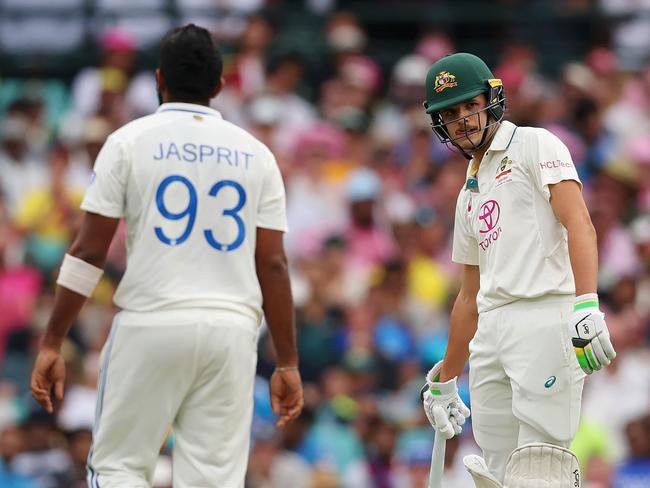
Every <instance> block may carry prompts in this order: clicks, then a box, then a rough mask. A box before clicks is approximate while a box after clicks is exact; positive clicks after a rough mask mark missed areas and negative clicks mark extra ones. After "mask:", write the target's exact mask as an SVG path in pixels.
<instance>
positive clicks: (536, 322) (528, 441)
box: [423, 53, 616, 488]
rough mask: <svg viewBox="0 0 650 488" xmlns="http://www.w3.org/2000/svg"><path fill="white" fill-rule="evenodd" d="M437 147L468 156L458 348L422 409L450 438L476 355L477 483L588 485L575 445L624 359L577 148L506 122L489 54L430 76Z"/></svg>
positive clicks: (443, 65)
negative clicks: (615, 338)
mask: <svg viewBox="0 0 650 488" xmlns="http://www.w3.org/2000/svg"><path fill="white" fill-rule="evenodd" d="M426 96H427V99H426V102H425V103H424V107H425V110H426V113H427V114H428V115H429V116H430V117H431V127H432V129H433V132H434V133H435V134H436V136H438V138H439V139H440V140H441V141H442V142H444V143H446V144H451V145H452V146H453V147H454V148H455V149H456V150H457V151H459V152H460V153H461V154H462V155H463V156H465V158H466V159H468V160H469V164H468V169H467V177H466V181H465V184H464V186H463V188H462V189H461V190H460V193H459V195H458V201H457V205H456V215H455V223H454V236H453V251H452V259H453V261H455V262H456V263H459V264H461V265H462V267H463V269H462V276H461V288H460V292H459V294H458V297H457V299H456V301H455V303H454V306H453V309H452V312H451V319H450V332H449V344H448V346H447V351H446V354H445V357H444V359H443V361H441V362H439V363H438V364H436V365H435V366H434V367H433V368H432V370H431V371H430V372H429V374H428V375H427V385H428V389H427V390H426V391H425V392H424V395H423V400H424V409H425V412H426V414H427V417H428V418H429V421H430V422H431V423H432V425H433V426H434V427H435V428H436V429H437V430H438V431H439V432H440V433H441V434H442V435H444V436H445V437H446V438H451V437H452V436H453V435H455V434H459V433H460V431H461V428H462V427H461V426H462V425H463V423H464V422H465V419H466V417H467V416H469V413H470V412H469V410H468V409H467V407H466V406H465V405H464V404H463V402H462V400H461V399H460V397H459V396H458V391H457V388H456V378H457V377H458V376H459V375H460V374H462V372H463V369H464V367H465V363H466V362H467V360H468V358H469V367H470V373H469V381H470V396H471V400H472V401H471V405H472V412H471V414H472V418H473V424H472V426H473V431H474V436H475V438H476V442H477V443H478V445H479V446H480V448H481V449H482V451H483V456H484V457H483V458H480V457H478V456H469V457H468V458H466V459H465V465H466V466H467V467H468V469H469V471H470V473H471V474H472V475H473V477H474V480H475V483H476V486H477V487H479V488H497V487H501V486H502V484H503V486H505V487H507V488H515V487H541V486H544V487H549V488H565V487H566V488H569V487H579V486H580V472H579V468H578V463H577V459H576V458H575V455H574V454H573V453H572V452H571V451H570V450H569V446H570V444H571V441H572V440H573V438H574V436H575V433H576V429H577V427H578V421H579V418H580V400H581V395H582V386H583V382H584V377H585V374H591V373H593V372H594V371H598V370H600V369H601V368H602V367H604V366H607V365H608V364H610V362H611V361H612V360H613V359H614V357H615V356H616V353H615V351H614V347H613V346H612V343H611V341H610V337H609V332H608V330H607V325H606V323H605V320H604V315H603V313H602V312H601V311H600V310H599V304H598V295H597V290H596V283H597V275H598V256H597V249H596V233H595V230H594V228H593V225H592V223H591V219H590V216H589V213H588V211H587V208H586V205H585V203H584V200H583V198H582V193H581V183H580V180H579V179H578V174H577V173H576V169H575V166H574V164H573V161H572V160H571V155H570V154H569V151H568V149H567V148H566V146H565V145H564V144H563V143H562V142H561V141H560V140H559V139H558V138H557V137H555V136H554V135H553V134H551V133H550V132H548V131H547V130H545V129H541V128H533V127H517V126H516V125H515V124H513V123H511V122H508V121H506V120H504V115H505V109H506V97H505V92H504V87H503V84H502V82H501V80H499V79H495V77H494V75H493V74H492V72H491V71H490V69H489V68H488V67H487V66H486V64H485V63H484V62H483V61H482V60H481V59H480V58H478V57H476V56H474V55H472V54H467V53H457V54H452V55H449V56H446V57H444V58H442V59H440V60H438V61H437V62H435V63H434V64H433V65H432V66H431V68H430V69H429V72H428V74H427V78H426Z"/></svg>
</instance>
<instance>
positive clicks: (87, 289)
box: [56, 254, 104, 297]
mask: <svg viewBox="0 0 650 488" xmlns="http://www.w3.org/2000/svg"><path fill="white" fill-rule="evenodd" d="M103 273H104V270H103V269H101V268H98V267H97V266H93V265H92V264H89V263H87V262H86V261H84V260H83V259H79V258H77V257H74V256H71V255H70V254H66V255H65V256H64V258H63V262H62V263H61V269H60V270H59V277H58V278H57V280H56V284H57V285H61V286H63V287H65V288H67V289H68V290H71V291H74V292H75V293H79V295H83V296H85V297H89V296H90V295H92V294H93V291H95V287H96V286H97V283H99V279H100V278H101V277H102V274H103Z"/></svg>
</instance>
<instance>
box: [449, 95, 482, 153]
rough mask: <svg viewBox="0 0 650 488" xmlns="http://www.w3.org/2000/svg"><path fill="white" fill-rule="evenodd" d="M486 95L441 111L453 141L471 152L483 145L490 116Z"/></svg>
mask: <svg viewBox="0 0 650 488" xmlns="http://www.w3.org/2000/svg"><path fill="white" fill-rule="evenodd" d="M486 106H487V105H486V98H485V95H478V96H476V97H474V98H471V99H469V100H465V101H464V102H461V103H457V104H456V105H452V106H451V107H448V108H445V109H443V110H441V111H440V115H441V116H442V121H443V122H444V123H445V127H447V131H448V132H449V135H450V136H451V139H452V140H453V141H454V142H455V143H456V144H458V145H459V146H460V147H462V148H463V149H464V150H467V151H471V150H473V149H474V148H475V147H476V146H478V145H479V144H480V143H481V139H482V138H483V131H484V130H485V126H486V125H487V120H488V115H487V111H486V110H485V108H486Z"/></svg>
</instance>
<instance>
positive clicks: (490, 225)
mask: <svg viewBox="0 0 650 488" xmlns="http://www.w3.org/2000/svg"><path fill="white" fill-rule="evenodd" d="M499 215H501V209H500V208H499V204H498V203H497V201H496V200H488V201H487V202H485V203H484V204H483V205H481V209H480V210H479V214H478V219H479V220H480V221H481V222H482V224H481V226H482V228H481V229H479V230H478V231H479V232H480V233H481V234H487V233H488V232H490V231H491V230H492V229H494V228H495V227H496V226H497V224H498V223H499Z"/></svg>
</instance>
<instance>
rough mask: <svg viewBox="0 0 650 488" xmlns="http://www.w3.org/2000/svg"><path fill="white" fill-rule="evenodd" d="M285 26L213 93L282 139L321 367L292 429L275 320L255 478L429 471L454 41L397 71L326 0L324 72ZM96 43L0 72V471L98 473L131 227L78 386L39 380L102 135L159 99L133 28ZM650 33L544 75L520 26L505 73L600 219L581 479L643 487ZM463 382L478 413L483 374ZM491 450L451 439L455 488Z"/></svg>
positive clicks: (258, 404) (23, 477)
mask: <svg viewBox="0 0 650 488" xmlns="http://www.w3.org/2000/svg"><path fill="white" fill-rule="evenodd" d="M308 3H312V4H314V5H316V4H319V2H308ZM320 3H323V4H327V3H328V2H320ZM330 3H331V2H330ZM574 3H576V2H574ZM577 3H580V2H577ZM603 3H604V4H611V5H613V6H614V7H612V8H615V7H616V5H617V4H624V3H625V2H613V1H606V2H603ZM646 27H647V23H646ZM639 32H640V33H645V35H647V34H648V31H647V30H646V31H643V30H642V29H641V30H639ZM277 34H278V33H277V31H276V30H275V26H274V25H273V24H272V23H271V22H269V21H268V20H267V19H266V18H265V17H264V16H262V15H254V14H253V15H250V16H248V17H247V18H246V20H245V21H244V22H243V24H242V26H241V29H239V30H238V31H237V32H236V33H235V34H233V35H232V36H231V38H229V40H228V41H227V46H226V47H227V49H226V50H225V51H224V52H226V53H227V55H226V56H225V72H224V77H225V80H226V84H225V88H224V90H223V92H222V93H221V94H220V95H219V97H217V98H216V99H215V100H213V107H214V108H216V109H217V110H219V111H221V112H222V114H223V116H224V118H225V119H227V120H230V121H232V122H234V123H236V124H238V125H241V126H243V127H245V128H247V129H248V130H250V131H251V132H252V133H253V134H255V135H256V136H257V137H258V138H259V139H261V140H262V141H263V142H264V143H266V144H267V145H268V146H269V147H270V148H271V150H272V151H273V153H274V154H275V155H276V157H277V160H278V163H279V165H280V168H281V170H282V173H283V176H284V180H285V185H286V191H287V210H288V216H289V228H290V232H289V233H288V234H287V235H286V247H287V254H288V258H289V261H290V266H291V274H292V284H293V293H294V300H295V305H296V310H297V329H298V347H299V352H300V357H301V365H300V369H301V374H302V377H303V380H304V382H305V401H306V407H305V411H304V413H303V415H302V416H301V417H300V419H299V420H298V421H296V422H295V423H293V424H292V425H290V426H289V427H287V428H286V429H284V430H283V431H279V430H277V429H276V428H275V427H274V420H275V419H274V416H273V413H272V411H271V407H270V404H269V399H268V378H269V377H270V374H271V372H272V370H273V365H274V359H273V350H272V345H271V341H270V340H269V338H268V335H267V333H266V330H265V328H264V327H263V328H262V331H261V334H260V345H259V365H258V378H257V383H256V388H255V416H254V421H253V429H252V444H251V458H250V465H249V471H248V477H247V487H249V488H279V487H292V488H301V487H305V488H308V487H318V488H329V487H332V488H333V487H345V488H347V487H350V488H357V487H358V488H365V487H377V488H390V487H418V488H419V487H423V486H426V480H427V478H428V472H429V463H430V458H431V448H432V445H433V430H432V429H431V428H430V426H429V424H428V422H427V420H426V418H425V417H424V414H423V412H422V408H421V403H420V400H419V390H420V387H421V385H422V383H423V378H424V373H425V372H426V371H427V370H428V368H430V367H431V366H432V365H433V364H434V363H435V362H436V361H438V360H439V359H441V358H442V356H443V354H444V350H445V347H446V341H447V334H448V318H449V311H450V307H451V304H452V303H453V300H454V298H455V295H456V292H457V290H458V279H459V267H458V266H457V265H455V264H454V263H452V262H451V259H450V258H451V235H452V228H453V218H454V209H455V202H456V197H457V194H458V191H459V189H460V188H461V186H462V185H463V183H464V179H465V172H466V166H467V161H466V160H465V159H463V158H462V157H460V156H458V155H457V154H456V153H454V152H453V151H450V150H449V149H448V148H447V147H445V146H443V145H441V144H440V143H439V142H438V141H437V139H436V138H435V136H434V135H433V133H432V132H431V129H430V127H429V121H428V120H427V119H426V117H425V114H424V111H423V109H422V105H421V104H422V101H423V100H424V99H425V93H424V80H425V76H426V72H427V69H428V68H429V66H430V65H431V64H432V62H433V61H435V60H436V59H438V58H439V57H441V56H443V55H445V54H447V53H450V52H454V51H456V50H457V49H458V48H459V47H458V46H457V44H456V42H457V40H456V39H453V38H452V37H450V36H449V35H446V34H445V33H443V32H438V31H430V32H426V33H425V34H423V35H421V36H420V37H419V38H414V39H413V45H412V51H411V52H409V53H404V55H403V56H402V57H401V58H400V59H399V60H398V61H397V62H396V63H395V64H393V65H391V66H383V65H381V64H379V62H377V61H376V60H375V59H373V58H372V57H370V56H369V55H368V54H367V45H368V42H369V34H368V32H367V31H366V29H365V28H364V25H362V24H361V23H360V22H359V20H358V19H357V18H356V17H355V16H354V15H352V14H350V13H346V12H343V11H332V12H330V13H329V15H328V17H327V19H326V22H325V23H324V30H323V32H314V33H313V35H314V36H319V37H322V38H323V39H324V40H325V42H326V51H325V52H324V55H323V56H322V57H321V58H320V59H319V64H318V66H314V65H313V64H312V63H310V61H309V60H308V59H305V58H304V57H303V56H301V55H300V53H299V52H294V51H291V50H289V51H284V52H274V53H271V52H270V49H269V46H270V45H271V42H272V41H273V39H274V36H276V35H277ZM283 34H284V35H285V36H286V35H287V33H286V32H284V33H283ZM633 40H635V41H637V40H638V38H634V39H633ZM99 45H100V48H101V58H100V59H98V60H97V64H96V66H89V67H86V68H84V69H83V70H82V71H80V72H79V73H77V74H76V76H75V77H74V79H73V80H72V82H71V83H69V84H62V83H60V82H58V83H57V82H53V81H52V80H50V79H45V78H43V79H24V78H22V79H11V78H5V79H2V80H1V81H0V114H1V118H0V311H1V312H0V365H1V367H0V486H2V487H21V488H22V487H25V488H27V487H33V488H81V487H85V486H86V484H85V483H86V482H85V459H86V456H87V454H88V451H89V448H90V443H91V432H92V426H93V417H94V412H95V398H96V389H95V385H96V380H97V375H98V370H99V366H98V364H99V355H100V352H101V348H102V345H103V343H104V341H105V339H106V336H107V334H108V331H109V328H110V324H111V319H112V316H113V315H114V313H115V312H116V309H115V307H114V305H113V304H112V301H111V298H112V293H113V291H114V289H115V287H116V285H117V283H118V282H119V279H120V277H121V275H122V273H123V271H124V267H125V262H126V249H125V236H126V231H125V229H124V228H123V226H122V227H120V228H119V230H118V233H117V235H116V237H115V240H114V242H113V245H112V247H111V250H110V251H109V258H108V263H107V266H106V273H105V275H104V278H103V279H102V282H101V283H100V286H99V287H98V288H97V290H96V293H95V295H94V296H93V298H92V299H91V300H90V301H89V302H88V304H87V305H86V306H85V308H84V309H83V311H82V313H81V315H80V317H79V319H78V321H77V322H76V323H75V325H74V327H73V329H72V331H71V334H70V338H69V340H68V341H67V343H66V344H65V347H64V355H65V357H66V360H67V364H68V376H67V385H66V396H65V400H64V402H63V404H62V405H60V406H59V408H58V410H57V412H56V414H55V415H54V416H49V415H47V414H46V413H45V412H44V411H43V410H41V409H39V408H38V407H37V405H36V404H35V402H34V401H33V400H32V399H31V397H30V394H29V375H30V372H31V365H32V361H33V357H34V354H35V350H36V346H37V344H38V340H39V337H40V334H41V333H42V331H43V330H44V327H45V321H46V320H47V317H48V313H49V311H50V310H51V306H52V302H53V294H54V282H55V279H56V273H57V270H58V266H59V264H60V261H61V259H62V257H63V254H64V253H65V250H66V248H67V246H68V245H69V243H70V240H71V239H72V238H73V237H74V235H75V232H76V230H77V229H78V227H79V224H80V219H81V218H82V215H81V212H80V210H79V208H78V206H79V203H80V201H81V198H82V197H83V193H84V190H85V187H86V185H87V184H88V183H89V181H90V175H91V171H92V165H93V161H94V159H95V157H96V155H97V153H98V151H99V149H100V148H101V146H102V143H103V142H104V140H105V139H106V137H107V136H108V134H110V133H111V132H112V131H113V130H115V129H116V128H117V127H119V126H121V125H123V124H124V123H127V122H128V121H130V120H132V119H134V118H136V117H139V116H142V115H145V114H148V113H151V112H153V111H154V110H155V109H156V108H157V105H158V100H157V96H156V93H155V80H154V77H153V72H152V71H151V70H150V69H142V67H140V66H138V65H137V64H136V59H137V57H136V56H137V53H138V41H137V38H136V37H134V35H133V34H132V33H131V32H129V31H128V30H125V29H120V28H115V29H107V30H105V31H104V32H103V34H102V36H101V39H100V44H99ZM649 45H650V44H648V43H646V44H645V48H646V50H645V51H644V50H643V49H641V50H640V51H638V50H637V52H635V53H632V52H631V51H629V50H627V51H625V56H623V55H622V54H621V51H620V49H618V48H617V46H615V45H608V44H606V43H604V44H598V45H594V46H593V48H592V49H591V50H590V51H589V52H587V53H586V55H585V56H584V57H581V58H579V59H575V60H573V61H572V62H570V63H567V64H566V65H564V66H562V67H561V69H560V70H559V73H560V74H559V75H557V76H548V75H546V74H545V73H542V72H541V70H540V69H539V65H540V60H541V59H542V58H543V56H544V55H545V53H544V52H537V51H536V50H535V49H534V48H533V47H532V46H530V45H527V44H525V43H521V42H515V41H514V40H513V41H512V42H508V43H505V44H504V46H505V47H504V48H502V49H501V50H500V51H499V52H498V54H497V56H495V57H496V59H498V62H497V64H496V65H494V66H493V71H494V72H495V75H496V76H497V77H499V78H502V79H503V82H504V85H505V89H506V96H507V115H506V118H507V119H508V120H511V121H513V122H514V123H516V124H518V125H531V126H541V127H545V128H548V129H549V130H551V131H552V132H554V133H555V134H556V135H557V136H559V137H560V139H561V140H562V141H564V143H565V144H566V145H567V146H568V147H569V149H570V151H571V154H572V155H573V158H574V162H575V164H576V167H577V168H578V171H579V174H580V177H581V179H582V182H583V185H584V187H583V191H584V195H585V198H586V201H587V203H588V206H589V209H590V212H591V215H592V220H593V222H594V225H595V227H596V230H597V233H598V248H599V258H600V275H599V294H600V298H601V304H602V308H603V310H604V312H605V313H606V317H607V324H608V326H609V329H610V332H611V334H612V340H613V343H614V345H615V347H616V350H617V352H618V357H617V359H616V361H615V362H614V363H613V364H612V366H610V367H608V368H607V369H605V370H604V371H601V372H599V373H597V374H594V375H593V376H592V377H590V378H588V379H587V382H586V387H585V393H584V400H583V418H582V424H581V426H580V429H579V432H578V436H577V437H576V440H575V443H574V446H573V449H574V450H575V452H576V453H577V455H578V457H579V460H580V463H581V466H582V469H583V478H584V486H585V487H586V488H623V487H624V488H635V487H642V486H643V487H647V486H650V342H649V339H650V335H649V326H650V67H649V65H648V61H650V55H649V53H648V46H649ZM618 47H620V45H619V46H618ZM635 56H636V57H635ZM631 58H633V59H632V61H631ZM460 389H461V395H462V396H463V397H464V399H465V401H466V403H468V405H470V406H471V399H470V398H469V393H468V389H467V375H466V374H465V376H464V377H462V378H461V379H460ZM173 443H174V438H173V432H172V433H170V436H169V439H168V440H167V441H166V443H165V445H163V446H161V456H160V460H159V464H158V467H157V469H156V475H155V478H156V482H155V486H158V487H169V486H171V481H170V480H171V463H170V455H171V450H172V449H173ZM476 452H478V448H477V446H476V445H475V444H474V441H473V439H472V432H471V422H470V425H468V426H467V428H466V429H465V430H464V432H463V434H462V436H461V437H460V438H456V439H453V440H451V441H449V442H448V443H447V457H446V463H445V464H446V467H445V484H444V486H445V487H446V488H466V487H468V486H472V485H471V480H470V479H469V478H468V475H466V474H465V472H464V468H463V467H462V457H463V455H465V454H469V453H476Z"/></svg>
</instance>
